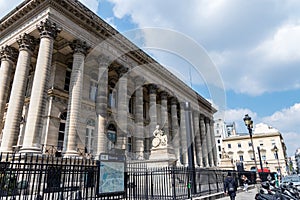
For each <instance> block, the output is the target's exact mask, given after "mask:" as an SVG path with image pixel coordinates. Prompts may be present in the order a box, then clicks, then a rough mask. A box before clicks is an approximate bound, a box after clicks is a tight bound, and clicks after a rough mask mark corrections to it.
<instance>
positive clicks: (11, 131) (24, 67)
mask: <svg viewBox="0 0 300 200" xmlns="http://www.w3.org/2000/svg"><path fill="white" fill-rule="evenodd" d="M17 42H18V44H19V56H18V62H17V66H16V70H15V75H14V82H13V85H12V89H11V94H10V99H9V104H8V109H7V114H6V120H5V125H4V130H3V136H2V141H5V142H2V144H1V149H0V151H1V152H11V151H12V150H13V146H14V145H16V144H17V140H18V135H19V132H20V121H21V117H22V109H23V105H24V100H25V90H26V82H27V77H28V72H29V68H30V63H31V56H32V53H33V51H34V49H35V46H36V44H37V40H36V39H35V38H34V37H32V36H30V35H28V34H24V35H22V36H20V37H19V38H18V39H17Z"/></svg>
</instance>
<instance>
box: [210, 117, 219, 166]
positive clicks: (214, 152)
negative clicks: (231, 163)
mask: <svg viewBox="0 0 300 200" xmlns="http://www.w3.org/2000/svg"><path fill="white" fill-rule="evenodd" d="M210 135H211V142H212V143H211V145H212V150H213V153H212V155H213V165H214V166H217V164H218V154H217V146H216V137H215V131H214V121H213V120H210Z"/></svg>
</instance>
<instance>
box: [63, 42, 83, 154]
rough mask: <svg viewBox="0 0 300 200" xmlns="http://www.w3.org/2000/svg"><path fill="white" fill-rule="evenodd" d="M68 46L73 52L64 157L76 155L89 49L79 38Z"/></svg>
mask: <svg viewBox="0 0 300 200" xmlns="http://www.w3.org/2000/svg"><path fill="white" fill-rule="evenodd" d="M70 47H71V48H72V50H73V51H74V53H73V67H72V74H71V82H70V90H69V102H68V115H67V121H66V135H67V137H66V138H65V141H64V149H65V155H64V156H65V157H72V156H78V152H77V142H78V141H77V138H78V137H80V135H78V127H79V125H78V119H79V116H80V111H81V98H82V96H81V95H82V85H83V71H84V59H85V55H86V53H87V51H88V49H89V47H88V46H87V44H86V42H84V41H81V40H74V41H73V42H72V43H71V44H70Z"/></svg>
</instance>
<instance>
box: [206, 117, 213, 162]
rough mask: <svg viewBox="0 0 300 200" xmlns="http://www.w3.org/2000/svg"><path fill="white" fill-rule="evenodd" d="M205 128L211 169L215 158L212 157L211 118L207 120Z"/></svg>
mask: <svg viewBox="0 0 300 200" xmlns="http://www.w3.org/2000/svg"><path fill="white" fill-rule="evenodd" d="M205 127H206V142H207V154H208V164H209V166H210V167H212V166H213V157H212V145H211V135H210V119H209V118H205Z"/></svg>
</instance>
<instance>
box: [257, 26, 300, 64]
mask: <svg viewBox="0 0 300 200" xmlns="http://www.w3.org/2000/svg"><path fill="white" fill-rule="evenodd" d="M299 36H300V23H298V24H285V25H284V26H282V27H280V28H279V29H278V30H277V31H276V32H275V33H274V35H273V37H272V38H270V39H268V40H266V41H264V42H263V43H262V44H260V45H258V47H257V48H256V49H254V52H253V53H254V54H257V55H260V56H261V57H262V59H267V60H269V61H270V62H278V61H279V62H291V61H300V37H299ZM270 67H271V66H270Z"/></svg>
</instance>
